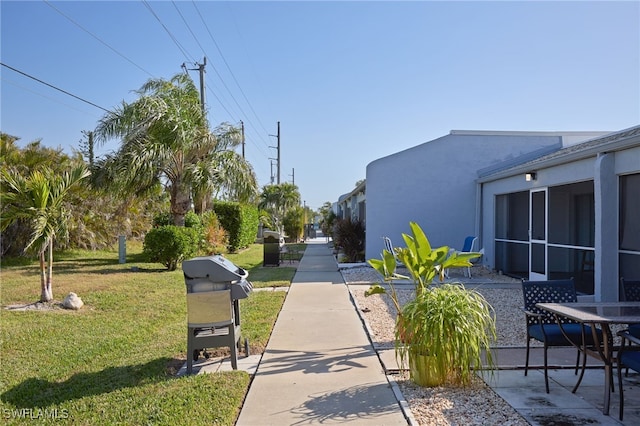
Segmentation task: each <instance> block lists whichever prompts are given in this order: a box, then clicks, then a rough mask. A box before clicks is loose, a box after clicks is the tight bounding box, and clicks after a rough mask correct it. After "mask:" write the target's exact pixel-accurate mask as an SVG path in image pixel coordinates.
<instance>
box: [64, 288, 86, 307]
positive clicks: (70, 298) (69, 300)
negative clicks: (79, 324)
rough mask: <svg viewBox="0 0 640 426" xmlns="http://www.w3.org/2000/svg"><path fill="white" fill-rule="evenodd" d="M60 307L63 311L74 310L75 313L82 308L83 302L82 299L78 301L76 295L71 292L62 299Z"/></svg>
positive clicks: (78, 298)
mask: <svg viewBox="0 0 640 426" xmlns="http://www.w3.org/2000/svg"><path fill="white" fill-rule="evenodd" d="M62 306H63V307H64V308H65V309H74V310H76V311H77V310H78V309H80V308H82V307H83V306H84V302H83V301H82V299H80V297H78V295H77V294H75V293H73V292H71V293H69V294H68V295H67V297H65V298H64V301H63V302H62Z"/></svg>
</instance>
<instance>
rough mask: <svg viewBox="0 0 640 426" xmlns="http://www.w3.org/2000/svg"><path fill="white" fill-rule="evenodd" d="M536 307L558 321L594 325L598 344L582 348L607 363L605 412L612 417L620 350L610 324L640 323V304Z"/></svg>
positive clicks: (563, 304) (583, 303)
mask: <svg viewBox="0 0 640 426" xmlns="http://www.w3.org/2000/svg"><path fill="white" fill-rule="evenodd" d="M536 306H537V307H539V308H540V309H544V310H546V311H549V312H551V313H553V314H554V315H555V316H556V318H559V317H565V318H569V319H572V320H574V321H576V322H579V323H581V324H584V325H587V324H588V325H591V326H592V327H591V330H592V335H593V341H594V343H595V344H594V345H593V346H590V347H587V346H586V345H584V344H583V345H581V346H579V347H578V349H579V350H581V351H584V352H586V353H587V354H588V355H590V356H592V357H594V358H596V359H599V360H601V361H602V362H603V363H604V372H605V377H604V407H603V409H602V413H603V414H604V415H609V405H610V402H611V382H612V380H613V363H614V362H615V361H616V359H615V356H614V352H615V350H616V349H617V348H616V347H614V345H613V335H612V333H611V328H610V325H612V324H639V323H640V302H578V303H538V304H536ZM558 324H559V325H560V327H561V328H562V324H561V322H560V321H558ZM596 328H600V329H601V330H602V342H600V337H599V334H598V333H597V331H596ZM583 373H584V370H583ZM581 380H582V374H581V375H580V378H579V379H578V382H577V383H576V386H575V387H574V388H573V392H575V391H576V389H577V388H578V385H579V384H580V381H581Z"/></svg>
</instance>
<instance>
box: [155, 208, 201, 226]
mask: <svg viewBox="0 0 640 426" xmlns="http://www.w3.org/2000/svg"><path fill="white" fill-rule="evenodd" d="M173 224H174V223H173V215H172V214H171V213H169V212H162V213H158V214H157V215H155V216H154V218H153V226H154V227H156V228H157V227H159V226H167V225H173ZM200 225H202V221H201V220H200V216H198V215H197V214H195V213H194V212H192V211H188V212H187V214H186V215H184V226H185V227H186V228H196V227H198V226H200Z"/></svg>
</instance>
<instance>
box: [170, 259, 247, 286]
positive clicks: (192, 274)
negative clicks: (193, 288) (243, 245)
mask: <svg viewBox="0 0 640 426" xmlns="http://www.w3.org/2000/svg"><path fill="white" fill-rule="evenodd" d="M182 271H183V272H184V275H185V279H194V278H207V279H208V280H209V281H212V282H232V281H238V280H244V279H246V278H247V277H248V276H249V273H248V272H247V271H246V270H244V269H242V268H240V267H238V266H236V265H235V264H234V263H233V262H231V261H230V260H229V259H226V258H224V257H222V256H220V255H215V256H201V257H194V258H193V259H189V260H185V261H183V262H182Z"/></svg>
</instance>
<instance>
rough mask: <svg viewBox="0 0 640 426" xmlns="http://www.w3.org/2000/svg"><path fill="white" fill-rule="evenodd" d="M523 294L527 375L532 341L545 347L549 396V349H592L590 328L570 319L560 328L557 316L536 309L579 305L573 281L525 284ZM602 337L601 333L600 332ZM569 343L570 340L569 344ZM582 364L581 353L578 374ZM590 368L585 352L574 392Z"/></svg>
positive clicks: (545, 372) (578, 359)
mask: <svg viewBox="0 0 640 426" xmlns="http://www.w3.org/2000/svg"><path fill="white" fill-rule="evenodd" d="M522 293H523V295H524V312H525V316H526V319H527V353H526V360H525V367H524V375H525V376H526V375H527V371H528V370H529V345H530V341H531V339H535V340H537V341H539V342H542V343H543V344H544V382H545V387H546V390H547V393H549V377H548V375H547V366H548V363H547V349H548V348H549V347H551V346H580V345H585V344H586V345H587V346H589V345H591V346H593V336H592V334H591V333H592V331H591V327H590V326H588V325H586V326H585V325H581V324H579V323H576V322H575V321H572V320H570V319H568V318H559V320H560V323H561V324H562V328H561V326H560V325H559V324H558V320H557V319H556V317H555V315H553V314H552V313H550V312H548V311H544V310H542V309H539V308H538V307H536V303H569V302H577V301H578V298H577V295H576V289H575V284H574V282H573V278H570V279H568V280H550V281H523V282H522ZM597 332H598V333H601V332H600V330H598V331H597ZM567 338H568V339H570V340H567ZM579 364H580V350H578V355H577V357H576V370H575V373H576V374H578V366H579ZM586 364H587V355H586V352H583V353H582V373H581V375H580V378H579V379H578V383H576V385H575V387H574V389H573V392H575V391H576V389H577V388H578V385H579V384H580V382H581V381H582V375H583V374H584V369H585V366H586Z"/></svg>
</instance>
